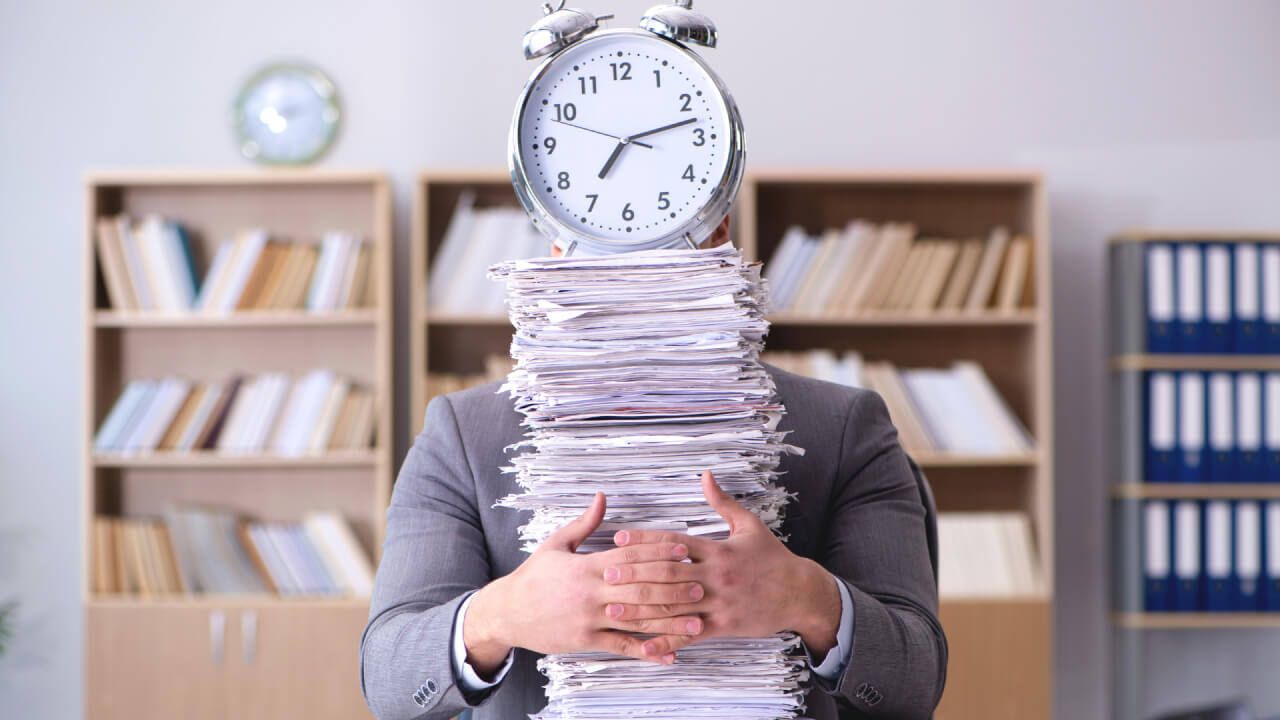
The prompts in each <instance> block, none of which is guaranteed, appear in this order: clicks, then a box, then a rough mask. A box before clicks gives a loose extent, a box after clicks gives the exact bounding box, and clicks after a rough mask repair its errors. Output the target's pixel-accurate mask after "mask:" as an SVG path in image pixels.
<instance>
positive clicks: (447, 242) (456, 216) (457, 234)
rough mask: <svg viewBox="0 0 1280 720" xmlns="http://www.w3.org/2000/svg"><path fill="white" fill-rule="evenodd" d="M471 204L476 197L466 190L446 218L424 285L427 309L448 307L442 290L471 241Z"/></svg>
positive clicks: (444, 290) (472, 209)
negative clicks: (429, 272)
mask: <svg viewBox="0 0 1280 720" xmlns="http://www.w3.org/2000/svg"><path fill="white" fill-rule="evenodd" d="M475 202H476V194H475V192H474V191H473V190H470V189H466V190H463V191H462V192H461V193H459V194H458V204H457V206H455V207H454V209H453V217H452V218H450V219H449V227H448V229H446V230H445V233H444V240H443V241H441V243H440V249H439V250H437V251H436V256H435V257H434V258H432V259H431V276H430V277H429V278H428V283H427V284H428V293H427V302H428V304H429V305H430V306H431V307H435V308H443V307H445V306H447V305H448V302H449V301H448V295H447V293H446V289H447V288H448V287H449V286H450V285H451V284H452V281H453V279H454V278H456V277H457V271H458V264H459V262H460V261H461V259H462V254H463V253H464V252H465V251H466V249H467V242H468V241H469V240H470V239H471V226H472V225H473V224H474V223H475V211H474V207H475ZM495 284H496V283H495Z"/></svg>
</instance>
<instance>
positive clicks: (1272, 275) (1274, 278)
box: [1261, 244, 1280, 353]
mask: <svg viewBox="0 0 1280 720" xmlns="http://www.w3.org/2000/svg"><path fill="white" fill-rule="evenodd" d="M1261 255H1262V261H1261V265H1262V269H1261V276H1262V278H1261V282H1262V342H1261V345H1262V352H1265V353H1280V245H1274V244H1267V245H1263V246H1262V250H1261Z"/></svg>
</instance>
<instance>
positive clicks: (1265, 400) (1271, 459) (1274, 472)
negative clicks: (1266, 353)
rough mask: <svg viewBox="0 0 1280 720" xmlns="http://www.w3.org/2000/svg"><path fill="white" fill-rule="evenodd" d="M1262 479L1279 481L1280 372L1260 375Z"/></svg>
mask: <svg viewBox="0 0 1280 720" xmlns="http://www.w3.org/2000/svg"><path fill="white" fill-rule="evenodd" d="M1262 385H1263V393H1262V437H1263V454H1264V455H1265V458H1264V459H1263V463H1262V464H1263V465H1264V468H1263V480H1265V481H1266V482H1269V483H1280V373H1274V372H1271V373H1266V374H1265V375H1263V376H1262Z"/></svg>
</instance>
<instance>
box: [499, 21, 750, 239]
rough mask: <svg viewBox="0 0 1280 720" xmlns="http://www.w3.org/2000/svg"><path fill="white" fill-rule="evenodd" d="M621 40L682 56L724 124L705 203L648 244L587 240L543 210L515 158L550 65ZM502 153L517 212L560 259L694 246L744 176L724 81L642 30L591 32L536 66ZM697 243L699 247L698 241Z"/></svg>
mask: <svg viewBox="0 0 1280 720" xmlns="http://www.w3.org/2000/svg"><path fill="white" fill-rule="evenodd" d="M622 36H626V37H633V38H637V39H641V40H650V41H654V42H661V43H667V44H668V45H672V46H674V47H675V48H676V49H677V50H678V51H679V52H682V53H684V55H685V56H686V57H688V58H689V59H691V60H692V61H693V62H694V63H696V64H697V65H698V66H699V67H700V68H701V69H702V71H703V72H705V73H706V74H707V77H709V78H710V79H711V82H712V84H713V86H714V87H715V89H716V91H717V92H718V93H720V97H721V98H722V99H723V101H724V106H725V111H726V114H727V116H728V119H729V128H728V135H729V138H728V141H727V143H726V148H725V152H726V153H727V155H728V158H727V161H726V163H725V169H724V173H723V174H722V175H721V177H720V178H719V180H718V182H717V183H716V186H715V189H714V190H712V192H711V196H710V197H709V198H708V199H707V202H706V203H704V204H703V206H702V207H701V208H700V209H699V210H698V211H697V212H696V213H694V215H693V217H692V218H690V219H689V220H687V221H686V222H684V223H683V224H681V225H680V226H679V227H677V228H675V229H673V230H671V231H669V232H667V233H665V234H663V235H660V236H658V237H656V238H653V239H651V240H638V241H632V242H627V241H625V240H614V239H612V238H605V237H601V236H598V235H591V234H589V233H586V232H583V231H581V230H578V229H577V228H575V227H573V226H570V225H568V224H567V223H565V222H564V221H562V220H561V219H560V218H559V217H557V216H556V215H555V213H554V212H552V210H551V208H549V207H547V206H546V204H545V203H543V202H542V200H541V199H540V198H539V197H538V194H537V192H536V191H535V190H534V189H533V185H532V184H531V183H530V181H529V175H528V172H527V170H526V168H525V164H524V157H523V156H522V154H521V146H522V143H521V141H520V120H521V118H522V117H523V116H524V112H525V110H526V109H527V108H528V106H529V99H530V96H531V95H532V93H533V89H534V87H535V86H536V85H537V84H538V82H539V81H541V80H542V79H543V77H545V76H546V75H547V73H548V72H549V71H550V70H551V67H552V65H554V64H555V63H556V62H557V61H558V60H559V59H560V58H561V56H563V55H564V54H565V53H566V52H568V51H569V50H571V49H576V48H579V47H582V46H583V45H584V44H587V43H594V42H599V41H603V40H605V39H610V38H616V37H622ZM507 151H508V152H507V167H508V170H509V171H510V173H511V184H512V186H513V187H514V188H515V193H516V198H517V199H519V201H520V205H521V207H522V208H524V211H525V213H526V214H527V215H528V216H529V219H530V220H532V221H533V225H534V227H536V228H538V230H539V231H540V232H541V233H542V234H543V235H545V236H547V238H548V239H550V240H551V242H552V243H553V244H555V246H556V247H558V248H560V250H562V251H563V252H564V253H565V254H568V253H570V252H571V251H573V252H577V253H579V254H582V255H612V254H615V253H622V252H634V251H640V250H659V249H663V248H671V247H678V246H681V245H687V246H694V241H693V240H691V239H690V238H702V239H705V238H707V237H710V235H711V234H712V232H714V231H715V229H716V227H718V226H719V225H720V223H721V222H722V221H723V220H724V218H725V217H726V216H728V214H729V211H730V210H731V209H732V207H733V202H734V200H736V199H737V196H738V191H739V189H740V188H741V187H742V178H743V175H744V174H745V171H746V137H745V130H744V128H743V124H742V113H741V112H740V111H739V110H738V104H737V103H736V102H735V101H734V99H733V94H732V93H730V92H729V88H728V86H727V85H725V83H724V80H722V79H721V78H720V76H719V75H718V74H717V73H716V72H715V70H713V69H712V68H711V66H710V64H708V63H707V61H706V60H704V59H703V58H702V56H701V55H699V54H698V53H696V52H694V51H693V50H692V49H690V48H688V47H686V46H685V45H683V44H682V43H679V42H676V41H674V40H670V39H667V38H664V37H662V36H659V35H655V34H653V33H651V32H648V31H645V30H634V29H626V28H623V29H616V30H604V31H600V32H595V33H592V34H590V35H588V36H587V37H586V38H584V39H582V40H579V41H578V42H575V43H573V44H571V45H568V46H566V47H564V48H562V49H561V50H560V51H559V52H557V53H555V54H554V55H552V56H550V57H548V58H547V59H546V60H544V61H543V62H542V63H541V64H539V65H538V67H537V69H535V70H534V72H533V75H531V76H530V77H529V80H528V82H526V83H525V86H524V89H523V90H521V91H520V96H519V97H518V98H517V100H516V110H515V116H514V117H513V118H512V120H511V131H510V134H509V135H508V139H507ZM697 242H701V240H698V241H697Z"/></svg>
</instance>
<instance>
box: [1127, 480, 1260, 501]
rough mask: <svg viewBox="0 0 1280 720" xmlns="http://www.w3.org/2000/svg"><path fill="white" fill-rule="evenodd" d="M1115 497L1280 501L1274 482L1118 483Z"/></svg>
mask: <svg viewBox="0 0 1280 720" xmlns="http://www.w3.org/2000/svg"><path fill="white" fill-rule="evenodd" d="M1111 496H1112V497H1113V498H1116V499H1126V500H1127V499H1135V500H1145V499H1157V498H1163V499H1169V500H1273V499H1276V500H1280V484H1276V483H1220V484H1219V483H1117V484H1115V485H1112V486H1111Z"/></svg>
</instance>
